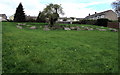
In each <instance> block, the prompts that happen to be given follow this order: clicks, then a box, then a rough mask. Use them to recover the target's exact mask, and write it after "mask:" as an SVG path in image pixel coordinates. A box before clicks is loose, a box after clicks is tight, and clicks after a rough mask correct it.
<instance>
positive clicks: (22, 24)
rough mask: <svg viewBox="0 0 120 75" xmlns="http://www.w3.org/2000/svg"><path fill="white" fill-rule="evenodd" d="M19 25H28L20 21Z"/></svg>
mask: <svg viewBox="0 0 120 75" xmlns="http://www.w3.org/2000/svg"><path fill="white" fill-rule="evenodd" d="M17 25H19V26H20V25H21V26H24V25H26V24H25V23H18V24H17Z"/></svg>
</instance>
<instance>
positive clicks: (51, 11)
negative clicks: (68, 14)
mask: <svg viewBox="0 0 120 75" xmlns="http://www.w3.org/2000/svg"><path fill="white" fill-rule="evenodd" d="M62 9H63V8H62V7H61V5H58V4H49V5H47V6H46V8H45V9H44V10H43V13H44V15H45V16H46V18H48V19H49V23H50V26H53V25H54V23H55V22H56V21H57V19H58V18H59V14H61V15H64V12H63V10H62Z"/></svg>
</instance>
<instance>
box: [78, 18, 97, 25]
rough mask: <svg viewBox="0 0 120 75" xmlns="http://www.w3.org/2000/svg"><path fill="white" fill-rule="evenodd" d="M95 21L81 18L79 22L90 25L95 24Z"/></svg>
mask: <svg viewBox="0 0 120 75" xmlns="http://www.w3.org/2000/svg"><path fill="white" fill-rule="evenodd" d="M96 23H97V21H96V20H86V19H84V20H81V21H80V24H90V25H96Z"/></svg>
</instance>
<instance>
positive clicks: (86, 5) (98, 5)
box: [0, 0, 115, 18]
mask: <svg viewBox="0 0 120 75" xmlns="http://www.w3.org/2000/svg"><path fill="white" fill-rule="evenodd" d="M113 1H115V0H0V14H6V15H7V16H8V17H9V16H11V15H13V14H14V13H15V11H16V7H18V5H19V3H20V2H22V5H23V7H24V11H25V13H26V15H31V16H37V15H38V13H39V11H42V10H43V9H44V8H45V7H46V5H48V4H50V3H53V4H61V6H62V7H63V11H64V12H65V15H63V16H61V17H78V18H84V17H86V16H87V15H88V14H89V13H90V14H93V13H95V12H101V11H105V10H110V9H112V6H111V3H112V2H113Z"/></svg>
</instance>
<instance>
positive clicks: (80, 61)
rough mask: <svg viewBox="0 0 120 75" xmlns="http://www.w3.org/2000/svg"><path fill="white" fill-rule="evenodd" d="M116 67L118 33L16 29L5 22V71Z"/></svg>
mask: <svg viewBox="0 0 120 75" xmlns="http://www.w3.org/2000/svg"><path fill="white" fill-rule="evenodd" d="M38 25H40V24H38ZM117 66H118V33H117V32H110V31H64V30H52V31H43V30H41V29H36V30H30V29H17V28H16V23H13V22H11V23H10V22H3V72H4V73H116V72H118V67H117Z"/></svg>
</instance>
